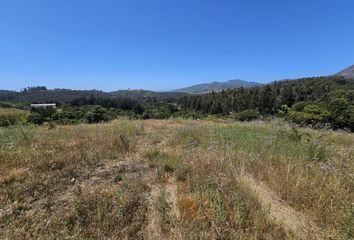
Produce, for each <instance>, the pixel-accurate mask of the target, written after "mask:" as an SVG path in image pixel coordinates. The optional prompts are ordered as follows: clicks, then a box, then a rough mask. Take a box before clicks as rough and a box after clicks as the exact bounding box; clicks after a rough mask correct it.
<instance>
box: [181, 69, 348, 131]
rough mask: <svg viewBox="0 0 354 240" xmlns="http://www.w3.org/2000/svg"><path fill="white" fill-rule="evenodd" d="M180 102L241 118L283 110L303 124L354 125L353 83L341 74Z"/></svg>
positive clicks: (233, 91) (196, 96) (273, 84)
mask: <svg viewBox="0 0 354 240" xmlns="http://www.w3.org/2000/svg"><path fill="white" fill-rule="evenodd" d="M179 104H180V105H181V107H182V108H184V109H189V110H193V111H197V112H200V113H202V114H219V115H224V116H227V115H229V114H230V113H236V115H234V116H237V115H239V119H240V120H249V118H248V117H247V116H246V115H248V116H249V117H251V115H252V116H254V117H256V116H257V115H258V116H260V115H259V114H256V113H257V111H258V112H259V113H260V114H261V115H263V116H264V115H276V114H277V113H278V112H280V115H282V116H284V117H286V119H288V120H291V121H292V122H294V123H298V124H302V125H313V126H314V125H317V126H319V125H326V124H328V125H330V126H331V127H332V128H334V129H338V128H342V129H343V128H344V129H348V130H351V131H353V129H354V122H353V116H354V111H353V109H354V84H353V83H350V82H347V81H346V80H345V79H344V78H343V77H339V76H334V77H320V78H304V79H299V80H292V81H280V82H274V83H272V84H268V85H265V86H262V87H252V88H248V89H244V88H238V89H229V90H226V91H222V92H220V93H215V92H213V93H209V94H203V95H193V96H186V97H183V98H181V99H180V100H179ZM287 107H289V109H288V110H286V108H287ZM243 116H245V117H243ZM254 117H251V119H252V118H254ZM236 118H237V117H236Z"/></svg>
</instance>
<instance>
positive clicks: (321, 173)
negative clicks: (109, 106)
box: [0, 120, 354, 239]
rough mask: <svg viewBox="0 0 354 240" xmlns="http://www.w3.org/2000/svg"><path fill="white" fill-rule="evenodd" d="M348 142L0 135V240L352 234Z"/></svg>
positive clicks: (192, 130) (252, 126) (183, 123)
mask: <svg viewBox="0 0 354 240" xmlns="http://www.w3.org/2000/svg"><path fill="white" fill-rule="evenodd" d="M353 238H354V135H353V134H350V133H345V132H335V131H325V130H321V131H316V130H310V129H299V128H296V127H292V126H290V125H287V124H285V123H283V122H277V121H273V122H267V123H262V122H251V123H228V122H223V121H221V120H220V121H218V122H217V121H188V120H146V121H127V120H116V121H113V122H111V123H109V124H97V125H85V124H82V125H75V126H57V127H55V128H48V127H45V126H39V127H34V126H26V127H20V126H18V127H11V128H0V239H353Z"/></svg>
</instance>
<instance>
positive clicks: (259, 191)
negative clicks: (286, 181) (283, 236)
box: [240, 174, 324, 240]
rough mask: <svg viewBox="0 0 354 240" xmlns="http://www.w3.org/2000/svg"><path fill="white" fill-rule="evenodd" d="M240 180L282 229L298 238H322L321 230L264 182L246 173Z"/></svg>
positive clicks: (307, 239)
mask: <svg viewBox="0 0 354 240" xmlns="http://www.w3.org/2000/svg"><path fill="white" fill-rule="evenodd" d="M240 179H241V182H243V184H245V185H246V186H248V187H249V188H250V189H251V191H253V192H254V193H255V195H256V196H257V199H258V201H259V203H260V204H261V206H262V208H263V209H265V210H266V212H267V214H269V217H270V218H271V219H272V220H273V221H275V222H276V223H277V224H279V225H281V226H282V227H283V228H284V229H286V230H290V231H292V232H293V233H294V234H295V236H296V237H298V238H299V239H304V240H305V239H306V240H310V239H324V238H323V236H322V234H321V230H320V229H319V228H318V227H316V225H315V224H314V223H313V222H312V221H311V220H309V219H308V218H307V217H306V216H305V215H303V214H302V213H299V212H297V211H295V210H294V209H292V208H291V207H289V206H286V205H285V204H284V203H282V202H281V200H280V199H279V197H278V196H277V195H276V194H275V193H274V192H272V191H271V190H270V189H269V188H268V187H267V186H266V185H265V184H263V183H261V182H256V181H255V179H254V178H253V177H251V176H250V175H247V174H241V175H240Z"/></svg>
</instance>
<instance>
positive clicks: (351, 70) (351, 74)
mask: <svg viewBox="0 0 354 240" xmlns="http://www.w3.org/2000/svg"><path fill="white" fill-rule="evenodd" d="M336 75H337V76H342V77H344V78H345V79H347V80H351V82H354V65H352V66H350V67H348V68H346V69H344V70H342V71H340V72H339V73H337V74H336Z"/></svg>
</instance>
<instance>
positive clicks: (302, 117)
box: [287, 104, 330, 125]
mask: <svg viewBox="0 0 354 240" xmlns="http://www.w3.org/2000/svg"><path fill="white" fill-rule="evenodd" d="M329 117H330V112H329V111H328V110H327V109H326V108H324V107H321V106H319V105H315V104H309V105H307V106H306V107H305V108H304V110H303V111H302V112H299V111H293V110H291V111H289V113H288V116H287V118H288V119H290V120H291V121H292V122H295V123H298V124H306V125H317V124H323V123H326V122H328V119H329Z"/></svg>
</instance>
